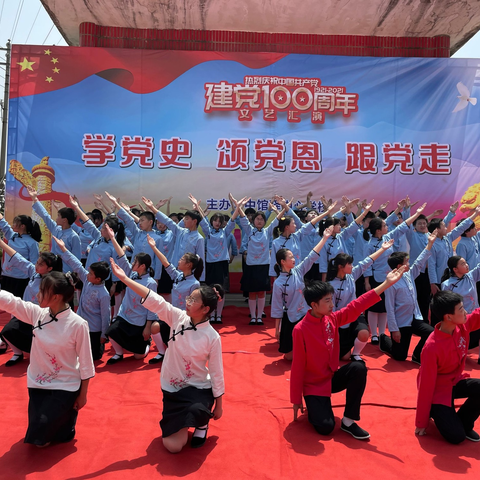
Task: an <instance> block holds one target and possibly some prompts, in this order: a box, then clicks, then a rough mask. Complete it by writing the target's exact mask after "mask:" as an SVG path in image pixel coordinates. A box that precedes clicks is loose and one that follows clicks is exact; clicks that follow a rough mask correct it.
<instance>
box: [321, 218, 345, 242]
mask: <svg viewBox="0 0 480 480" xmlns="http://www.w3.org/2000/svg"><path fill="white" fill-rule="evenodd" d="M339 223H340V219H339V218H336V217H327V218H323V219H322V220H320V225H319V226H318V234H319V235H320V236H321V237H323V232H324V231H325V230H326V229H327V228H328V227H331V226H332V225H334V226H335V225H338V224H339Z"/></svg>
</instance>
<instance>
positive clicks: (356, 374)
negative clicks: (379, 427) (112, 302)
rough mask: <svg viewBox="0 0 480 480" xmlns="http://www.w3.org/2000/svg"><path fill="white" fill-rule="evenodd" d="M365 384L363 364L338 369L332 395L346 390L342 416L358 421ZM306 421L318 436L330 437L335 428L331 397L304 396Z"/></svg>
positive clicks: (356, 363) (334, 376)
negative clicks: (306, 412) (306, 411)
mask: <svg viewBox="0 0 480 480" xmlns="http://www.w3.org/2000/svg"><path fill="white" fill-rule="evenodd" d="M366 384H367V367H366V366H365V364H364V363H363V362H351V363H348V364H347V365H344V366H343V367H341V368H339V369H338V370H337V371H336V372H335V373H334V374H333V378H332V393H337V392H341V391H342V390H347V398H346V403H345V411H344V416H345V417H348V418H350V419H352V420H360V404H361V402H362V397H363V392H364V391H365V386H366ZM305 404H306V406H307V410H308V421H309V422H310V423H311V424H312V425H313V427H314V428H315V430H316V431H317V432H318V433H319V434H320V435H330V433H332V432H333V429H334V428H335V417H334V416H333V410H332V401H331V397H320V396H317V395H306V396H305Z"/></svg>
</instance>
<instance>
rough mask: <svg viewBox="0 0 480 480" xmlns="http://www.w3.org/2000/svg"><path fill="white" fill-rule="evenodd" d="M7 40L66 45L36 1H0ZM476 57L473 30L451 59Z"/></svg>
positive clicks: (478, 42)
mask: <svg viewBox="0 0 480 480" xmlns="http://www.w3.org/2000/svg"><path fill="white" fill-rule="evenodd" d="M8 39H10V40H11V41H12V43H16V44H30V45H67V42H66V41H65V40H64V39H63V37H62V35H61V34H60V32H59V31H58V29H57V27H56V26H55V25H54V24H53V22H52V20H51V19H50V17H49V16H48V14H47V12H46V11H45V8H44V7H43V5H42V3H41V2H40V0H0V47H2V48H4V47H5V46H6V43H7V40H8ZM479 56H480V33H477V35H475V36H474V37H473V38H472V39H471V40H470V41H469V42H468V43H467V44H466V45H465V46H464V47H462V48H461V49H460V50H459V51H458V52H457V53H456V54H455V55H453V58H477V57H479ZM3 62H5V51H0V63H3ZM4 84H5V66H4V65H0V100H1V99H3V87H4ZM0 128H1V127H0Z"/></svg>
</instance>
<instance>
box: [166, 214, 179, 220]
mask: <svg viewBox="0 0 480 480" xmlns="http://www.w3.org/2000/svg"><path fill="white" fill-rule="evenodd" d="M173 217H177V218H178V213H171V214H170V215H169V216H168V218H172V219H173Z"/></svg>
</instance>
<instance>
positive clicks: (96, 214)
mask: <svg viewBox="0 0 480 480" xmlns="http://www.w3.org/2000/svg"><path fill="white" fill-rule="evenodd" d="M90 214H91V215H92V219H93V222H94V223H95V221H96V220H100V223H101V222H103V214H102V212H101V211H100V210H99V209H98V208H94V209H93V210H92V211H91V213H90ZM86 215H88V213H87V214H86Z"/></svg>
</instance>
